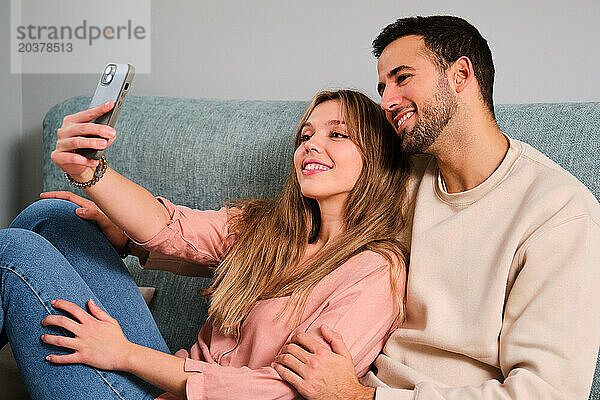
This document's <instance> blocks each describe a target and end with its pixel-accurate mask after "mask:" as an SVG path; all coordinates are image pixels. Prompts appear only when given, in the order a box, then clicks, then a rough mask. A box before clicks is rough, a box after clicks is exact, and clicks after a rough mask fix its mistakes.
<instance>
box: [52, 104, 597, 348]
mask: <svg viewBox="0 0 600 400" xmlns="http://www.w3.org/2000/svg"><path fill="white" fill-rule="evenodd" d="M89 102H90V97H84V96H80V97H73V98H70V99H68V100H65V101H64V102H62V103H60V104H57V105H56V106H54V107H53V108H52V109H50V110H49V111H48V113H47V114H46V118H45V119H44V166H43V172H44V190H74V189H73V188H71V187H70V186H69V185H68V183H67V182H66V181H65V179H64V177H63V175H62V173H61V171H60V170H59V168H58V167H56V166H55V165H54V164H53V163H52V161H51V160H50V153H51V152H52V150H54V148H55V144H56V130H57V129H58V128H59V127H60V126H61V124H62V120H63V118H64V116H66V115H68V114H72V113H75V112H77V111H81V110H83V109H86V108H87V106H88V105H89ZM307 105H308V103H307V102H299V101H241V100H210V99H182V98H167V97H140V96H130V97H128V99H127V102H126V103H125V105H124V106H123V109H122V111H121V114H120V116H119V121H118V122H117V125H116V127H115V128H116V129H117V140H116V141H115V143H114V144H113V145H112V146H111V147H110V148H109V149H108V150H107V157H108V161H109V165H110V166H111V167H112V168H113V169H115V170H116V171H118V172H120V173H121V174H123V175H124V176H126V177H128V178H130V179H132V180H133V181H134V182H137V183H139V184H140V185H142V186H144V187H145V188H147V189H148V190H149V191H150V192H152V193H153V194H155V195H161V196H164V197H166V198H168V199H170V200H171V201H173V202H174V203H176V204H184V205H187V206H190V207H193V208H199V209H216V208H218V207H219V206H220V205H222V203H223V202H224V201H226V200H233V199H239V198H250V197H267V196H272V195H274V194H275V193H276V192H277V191H278V190H279V189H280V188H281V187H282V185H283V182H284V180H285V178H286V176H287V173H288V171H289V166H290V160H291V156H292V153H293V137H294V134H295V132H296V129H297V125H298V122H299V121H300V118H301V116H302V114H303V112H304V109H305V108H306V106H307ZM496 116H497V120H498V122H499V125H500V127H501V129H502V131H503V132H505V133H506V134H508V135H509V136H511V137H513V138H516V139H519V140H522V141H525V142H527V143H529V144H531V145H532V146H534V147H535V148H537V149H538V150H540V151H542V152H543V153H545V154H546V155H547V156H548V157H550V158H551V159H553V160H554V161H555V162H557V163H558V164H560V165H561V166H563V167H564V168H565V169H567V170H568V171H569V172H571V173H572V174H573V175H575V176H576V177H577V178H578V179H579V180H580V181H582V182H583V183H584V184H585V185H586V186H587V187H588V188H589V189H590V190H591V191H592V192H593V193H594V195H595V196H596V198H597V199H600V162H599V160H600V129H599V127H600V103H558V104H505V105H498V106H497V107H496ZM78 194H80V195H83V193H82V192H81V191H78ZM115 201H118V199H115ZM127 264H128V267H129V268H130V270H131V272H132V275H133V276H134V279H136V281H137V282H138V284H139V285H141V286H155V287H157V291H156V294H155V297H154V299H153V301H152V303H151V310H152V312H153V314H154V316H155V319H156V321H157V323H158V325H159V327H160V329H161V332H162V333H163V335H164V336H165V339H166V341H167V344H168V345H169V347H170V348H171V350H173V351H174V350H177V349H179V348H189V347H190V346H191V345H192V344H193V343H194V341H195V340H196V335H197V332H198V330H199V328H200V326H201V325H202V323H203V322H204V320H205V319H206V315H207V313H206V303H205V302H204V300H203V299H202V298H201V296H200V295H199V294H198V293H197V289H199V288H201V287H206V285H207V284H208V281H207V280H206V279H203V278H186V277H178V276H174V275H172V274H170V273H166V272H162V271H144V272H143V273H142V272H141V270H140V268H139V265H138V264H137V262H136V259H133V258H132V257H129V258H128V260H127Z"/></svg>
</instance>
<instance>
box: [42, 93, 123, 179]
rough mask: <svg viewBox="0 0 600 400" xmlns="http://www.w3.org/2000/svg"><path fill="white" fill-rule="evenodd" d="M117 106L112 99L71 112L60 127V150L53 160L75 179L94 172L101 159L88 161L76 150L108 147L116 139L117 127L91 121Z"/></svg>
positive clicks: (56, 151) (53, 153)
mask: <svg viewBox="0 0 600 400" xmlns="http://www.w3.org/2000/svg"><path fill="white" fill-rule="evenodd" d="M113 106H114V102H113V101H110V102H107V103H104V104H101V105H99V106H97V107H93V108H90V109H88V110H84V111H81V112H78V113H76V114H71V115H67V116H66V117H65V118H64V120H63V125H62V126H61V127H60V128H59V129H58V141H57V142H56V150H54V151H53V152H52V154H51V158H52V161H54V163H55V164H56V165H58V167H59V168H60V169H62V170H63V171H64V172H66V173H67V174H69V175H71V176H72V177H74V178H75V177H78V176H81V175H83V174H84V173H85V174H87V175H89V174H90V172H93V169H94V168H96V166H97V165H98V161H97V160H88V159H87V158H86V157H84V156H82V155H80V154H77V153H74V152H73V151H74V150H75V149H81V148H92V149H97V150H104V149H106V148H107V147H108V146H110V145H111V144H112V142H114V140H115V137H116V134H117V133H116V131H115V130H114V128H111V127H110V126H107V125H100V124H95V123H93V122H90V121H93V120H94V119H95V118H98V117H100V116H101V115H104V114H106V113H107V112H108V111H110V110H111V109H112V108H113ZM87 135H98V136H101V137H100V138H91V137H86V136H87Z"/></svg>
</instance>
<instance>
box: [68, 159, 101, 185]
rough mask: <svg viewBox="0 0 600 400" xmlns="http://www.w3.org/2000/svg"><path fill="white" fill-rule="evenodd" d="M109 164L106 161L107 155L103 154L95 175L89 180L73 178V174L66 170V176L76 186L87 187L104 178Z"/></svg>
mask: <svg viewBox="0 0 600 400" xmlns="http://www.w3.org/2000/svg"><path fill="white" fill-rule="evenodd" d="M107 166H108V162H107V161H106V156H102V158H101V159H100V162H99V163H98V166H97V167H96V171H95V172H94V177H93V178H92V179H91V180H89V181H87V182H77V181H76V180H75V179H73V178H72V177H71V175H69V174H67V173H66V172H65V178H67V181H68V182H69V183H70V184H71V185H73V186H75V187H76V188H80V189H83V188H87V187H90V186H92V185H93V184H94V183H96V182H98V181H99V180H100V178H102V176H103V175H104V173H105V172H106V167H107Z"/></svg>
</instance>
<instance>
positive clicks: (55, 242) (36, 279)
mask: <svg viewBox="0 0 600 400" xmlns="http://www.w3.org/2000/svg"><path fill="white" fill-rule="evenodd" d="M76 208H78V206H77V205H75V204H73V203H71V202H69V201H65V200H58V199H43V200H39V201H37V202H35V203H33V204H32V205H30V206H29V207H27V208H26V209H25V210H24V211H23V212H22V213H21V214H19V215H18V216H17V218H15V220H14V221H13V222H12V224H11V225H10V227H9V228H7V229H2V230H0V332H1V333H0V347H2V346H4V345H5V344H6V342H7V340H8V342H10V344H11V347H12V351H13V353H14V356H15V359H16V361H17V364H18V366H19V369H20V370H21V373H22V376H23V380H24V381H25V384H26V385H27V388H28V390H29V393H30V395H31V397H32V398H33V399H53V400H58V399H127V400H129V399H152V398H154V397H156V396H158V394H160V393H161V392H163V391H162V390H160V389H158V388H156V387H154V386H152V385H150V384H149V383H147V382H145V381H143V380H141V379H139V378H138V377H136V376H134V375H132V374H128V373H124V372H112V371H104V370H99V369H95V368H92V367H89V366H87V365H83V364H63V365H59V364H52V363H50V362H49V361H46V360H45V357H46V355H48V354H69V353H71V352H72V351H71V350H68V349H65V348H61V347H56V346H52V345H48V344H46V343H44V342H42V341H41V339H40V337H41V335H42V334H44V333H46V334H53V335H65V334H67V331H65V330H63V329H62V328H58V327H55V326H48V327H44V326H42V324H41V321H42V319H44V318H45V317H46V316H47V315H49V314H60V315H66V316H70V315H69V314H67V313H64V312H62V311H61V310H57V309H54V308H53V307H52V306H51V305H50V301H52V300H53V299H65V300H69V301H71V302H74V303H76V304H77V305H79V306H80V307H81V308H83V309H84V310H87V306H86V303H87V301H88V300H89V299H90V298H92V299H94V301H95V302H96V304H98V305H99V306H100V307H102V309H104V310H105V311H107V312H108V313H109V314H110V315H111V316H112V317H114V318H115V319H116V320H117V321H119V324H120V325H121V327H122V329H123V333H124V334H125V336H126V337H127V338H128V339H129V341H131V342H134V343H137V344H140V345H143V346H146V347H150V348H153V349H156V350H159V351H162V352H165V353H169V354H170V352H169V349H168V347H167V345H166V343H165V341H164V339H163V337H162V336H161V334H160V332H159V330H158V327H157V326H156V323H155V322H154V319H153V318H152V314H151V313H150V310H149V309H148V307H147V306H146V303H145V302H144V299H143V298H142V296H141V294H140V291H139V290H138V288H137V286H136V284H135V283H134V281H133V279H132V278H131V276H130V275H129V272H128V271H127V268H126V267H125V265H124V263H123V261H122V260H121V258H120V257H119V255H118V254H117V252H116V251H115V249H114V248H113V246H112V245H111V243H110V242H109V241H108V240H107V239H106V237H105V236H104V235H103V234H102V232H101V230H100V229H99V228H98V226H97V225H96V224H95V223H94V222H90V221H87V220H84V219H81V218H79V217H78V216H77V215H76V214H75V209H76ZM69 336H72V335H70V334H69ZM0 391H1V389H0Z"/></svg>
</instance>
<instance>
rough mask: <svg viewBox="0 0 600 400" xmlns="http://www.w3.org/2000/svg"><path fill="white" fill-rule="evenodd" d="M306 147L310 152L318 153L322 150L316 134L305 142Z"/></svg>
mask: <svg viewBox="0 0 600 400" xmlns="http://www.w3.org/2000/svg"><path fill="white" fill-rule="evenodd" d="M304 149H305V150H306V151H307V152H309V151H316V152H317V153H318V152H319V151H321V147H320V145H319V144H318V143H317V141H316V140H315V137H314V135H313V137H311V138H310V139H309V140H307V141H306V142H304Z"/></svg>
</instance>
